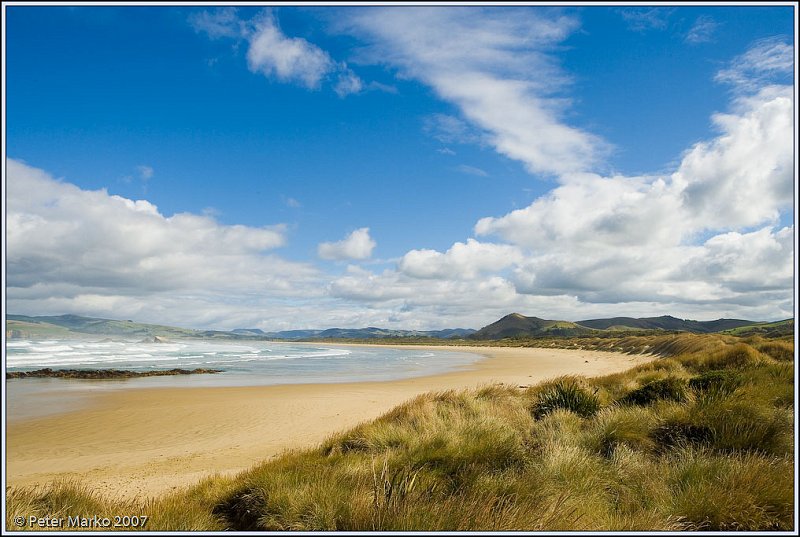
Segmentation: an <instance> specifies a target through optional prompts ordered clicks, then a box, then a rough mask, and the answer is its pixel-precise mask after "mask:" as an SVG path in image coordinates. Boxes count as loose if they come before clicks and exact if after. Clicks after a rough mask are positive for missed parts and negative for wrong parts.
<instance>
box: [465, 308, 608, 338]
mask: <svg viewBox="0 0 800 537" xmlns="http://www.w3.org/2000/svg"><path fill="white" fill-rule="evenodd" d="M593 332H594V330H592V329H590V328H586V327H583V326H578V325H577V324H575V323H571V322H569V321H551V320H547V319H539V318H538V317H525V316H524V315H520V314H519V313H511V314H509V315H506V316H505V317H503V318H502V319H500V320H498V321H495V322H493V323H492V324H490V325H487V326H484V327H483V328H481V329H480V330H478V331H477V332H475V333H474V334H472V335H470V336H469V338H470V339H478V340H481V339H503V338H515V337H522V336H528V337H530V336H543V337H544V336H558V337H574V336H580V335H588V334H592V333H593Z"/></svg>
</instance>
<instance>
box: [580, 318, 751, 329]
mask: <svg viewBox="0 0 800 537" xmlns="http://www.w3.org/2000/svg"><path fill="white" fill-rule="evenodd" d="M576 324H579V325H580V326H585V327H587V328H594V329H595V330H620V329H633V330H670V331H680V332H693V333H695V334H709V333H713V332H721V331H723V330H730V329H733V328H738V327H740V326H747V325H752V324H754V322H753V321H745V320H742V319H717V320H716V321H692V320H688V319H678V318H677V317H672V316H671V315H662V316H661V317H644V318H638V319H637V318H633V317H611V318H609V319H588V320H585V321H577V323H576Z"/></svg>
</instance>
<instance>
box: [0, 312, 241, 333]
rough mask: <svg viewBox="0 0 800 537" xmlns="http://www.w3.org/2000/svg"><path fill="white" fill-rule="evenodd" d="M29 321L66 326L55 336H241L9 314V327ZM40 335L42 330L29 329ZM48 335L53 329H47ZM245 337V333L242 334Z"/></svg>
mask: <svg viewBox="0 0 800 537" xmlns="http://www.w3.org/2000/svg"><path fill="white" fill-rule="evenodd" d="M20 322H21V323H27V326H34V325H38V326H40V327H42V330H44V329H46V330H48V331H52V329H53V328H52V327H58V328H60V329H62V331H61V332H59V333H55V332H53V333H52V335H53V337H55V336H58V337H70V336H75V335H76V334H78V335H80V334H92V335H103V336H127V337H154V336H159V337H174V338H180V337H183V338H200V337H203V338H209V337H224V338H231V337H237V336H236V335H235V334H232V333H228V332H218V331H213V330H209V331H203V330H193V329H190V328H178V327H175V326H163V325H157V324H146V323H137V322H134V321H131V320H126V321H118V320H114V319H99V318H95V317H83V316H80V315H53V316H41V317H28V316H25V315H7V321H6V323H7V326H6V329H7V330H9V329H11V328H12V326H11V323H20ZM29 333H30V334H32V335H33V336H34V337H36V336H37V335H38V334H39V332H36V331H31V332H29ZM43 333H46V334H47V335H48V336H49V335H50V332H43ZM241 337H244V336H241Z"/></svg>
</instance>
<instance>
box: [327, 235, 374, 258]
mask: <svg viewBox="0 0 800 537" xmlns="http://www.w3.org/2000/svg"><path fill="white" fill-rule="evenodd" d="M375 246H376V243H375V241H374V240H372V238H371V237H370V236H369V228H367V227H362V228H360V229H357V230H355V231H353V232H352V233H350V234H349V235H348V236H347V237H345V238H344V239H342V240H340V241H338V242H323V243H320V245H319V246H318V247H317V254H318V255H319V256H320V257H321V258H322V259H336V260H344V259H368V258H369V257H370V256H371V255H372V250H373V249H374V248H375Z"/></svg>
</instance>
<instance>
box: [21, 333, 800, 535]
mask: <svg viewBox="0 0 800 537" xmlns="http://www.w3.org/2000/svg"><path fill="white" fill-rule="evenodd" d="M515 343H516V344H520V342H519V341H516V342H515ZM506 344H511V342H506ZM526 344H529V345H537V346H556V345H557V346H560V347H564V348H593V349H602V350H613V351H617V352H627V353H652V354H654V355H657V356H658V357H659V358H658V359H656V360H654V361H651V362H649V363H647V364H644V365H640V366H637V367H634V368H633V369H631V370H629V371H627V372H624V373H617V374H613V375H608V376H605V377H598V378H584V377H579V376H564V377H560V378H557V379H552V380H551V381H548V382H545V383H542V384H538V385H535V386H531V387H521V386H510V385H499V384H498V385H487V386H482V387H478V388H476V389H471V390H462V391H447V392H438V393H429V394H425V395H422V396H419V397H417V398H416V399H413V400H410V401H408V402H406V403H405V404H402V405H400V406H398V407H396V408H394V409H393V410H391V411H390V412H388V413H386V414H385V415H383V416H382V417H380V418H378V419H376V420H374V421H372V422H368V423H363V424H361V425H359V426H357V427H355V428H353V429H351V430H349V431H343V432H341V433H339V434H336V435H334V436H332V437H330V438H328V439H327V440H326V441H324V442H323V443H322V444H321V445H319V446H316V447H313V448H310V449H306V450H302V451H293V452H287V453H285V454H284V455H283V456H281V457H279V458H277V459H275V460H272V461H268V462H264V463H261V464H258V465H257V466H254V467H253V468H251V469H250V470H247V471H245V472H243V473H241V474H240V475H237V476H234V477H222V476H215V477H210V478H207V479H206V480H205V481H203V482H201V483H199V484H198V485H196V486H194V487H192V488H190V489H188V490H185V491H180V492H175V493H171V494H169V495H165V496H162V497H158V498H154V499H146V500H140V501H130V502H119V501H114V500H111V499H108V498H103V497H101V496H99V495H98V494H96V493H95V492H93V491H92V490H91V489H89V488H87V486H85V485H83V484H80V483H77V482H57V483H53V484H51V485H50V486H47V487H43V488H12V489H8V490H7V495H6V498H7V520H6V523H7V527H8V528H12V527H14V526H13V522H12V521H13V520H14V517H15V516H28V517H30V516H37V517H46V516H50V517H63V518H65V517H68V516H73V517H75V516H81V517H87V516H92V515H95V514H100V515H101V516H106V517H113V516H114V515H117V514H119V513H141V514H143V515H147V516H148V517H149V518H148V521H147V526H146V527H145V528H144V529H146V530H162V531H163V530H188V531H192V530H205V531H211V530H226V529H228V530H306V531H308V530H355V531H370V530H394V531H398V530H418V531H432V530H484V531H486V530H531V531H535V530H547V531H560V530H581V531H587V530H610V531H624V530H651V531H652V530H759V531H770V530H782V531H787V530H791V529H792V525H793V517H794V509H795V507H796V506H795V504H794V479H795V478H794V476H795V468H794V459H793V453H794V426H793V425H794V412H795V400H794V393H795V390H794V366H795V364H794V356H795V354H794V345H793V340H792V338H791V337H785V336H784V337H777V338H765V337H762V336H758V335H756V336H750V337H747V338H742V337H736V336H732V335H725V334H704V335H695V334H660V335H640V336H628V337H621V338H576V339H557V338H556V339H552V340H548V339H539V340H530V341H527V342H526ZM104 529H107V528H104ZM135 529H142V528H135Z"/></svg>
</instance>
